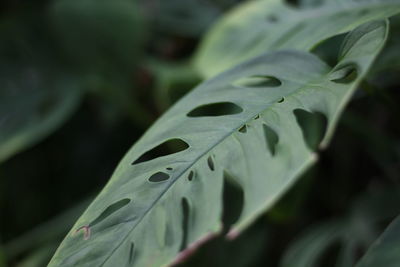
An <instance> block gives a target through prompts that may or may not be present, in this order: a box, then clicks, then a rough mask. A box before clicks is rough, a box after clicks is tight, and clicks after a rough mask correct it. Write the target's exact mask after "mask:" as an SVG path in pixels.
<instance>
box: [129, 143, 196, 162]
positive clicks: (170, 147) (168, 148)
mask: <svg viewBox="0 0 400 267" xmlns="http://www.w3.org/2000/svg"><path fill="white" fill-rule="evenodd" d="M188 148H189V144H188V143H186V142H185V141H183V140H182V139H178V138H174V139H169V140H167V141H165V142H164V143H162V144H160V145H158V146H156V147H154V148H152V149H151V150H149V151H147V152H145V153H144V154H142V155H141V156H140V157H139V158H138V159H137V160H135V161H134V162H133V163H132V165H134V164H138V163H142V162H146V161H150V160H153V159H156V158H158V157H164V156H168V155H171V154H175V153H178V152H182V151H184V150H186V149H188Z"/></svg>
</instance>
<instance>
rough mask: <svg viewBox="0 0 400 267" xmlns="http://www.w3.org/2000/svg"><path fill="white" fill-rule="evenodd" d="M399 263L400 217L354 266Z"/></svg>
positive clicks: (368, 266) (395, 266)
mask: <svg viewBox="0 0 400 267" xmlns="http://www.w3.org/2000/svg"><path fill="white" fill-rule="evenodd" d="M399 263H400V217H398V218H397V219H396V220H394V221H393V222H392V223H391V224H390V225H389V227H388V228H387V229H386V230H385V232H384V233H383V234H382V235H381V236H380V237H379V238H378V240H376V241H375V243H374V244H373V245H372V246H371V248H370V249H369V250H368V251H367V253H366V254H365V255H364V257H363V258H362V259H361V260H360V261H359V263H358V264H357V265H356V267H376V266H385V267H397V266H399Z"/></svg>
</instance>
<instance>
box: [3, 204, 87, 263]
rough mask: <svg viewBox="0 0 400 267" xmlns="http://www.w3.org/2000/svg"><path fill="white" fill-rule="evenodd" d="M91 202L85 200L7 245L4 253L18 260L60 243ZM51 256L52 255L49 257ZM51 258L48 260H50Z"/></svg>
mask: <svg viewBox="0 0 400 267" xmlns="http://www.w3.org/2000/svg"><path fill="white" fill-rule="evenodd" d="M89 203H90V200H85V201H82V202H81V203H79V204H78V205H76V206H74V207H72V208H71V209H69V210H66V211H64V212H63V213H62V214H60V215H58V216H57V217H55V218H53V219H52V220H50V221H48V222H45V223H43V224H41V225H39V226H38V227H37V228H35V229H33V230H32V231H30V232H28V233H25V234H24V235H22V236H20V237H18V238H16V239H14V240H12V241H10V242H9V243H6V244H5V245H4V251H5V252H6V255H7V256H8V257H9V258H16V257H17V256H20V255H21V254H22V253H26V252H28V251H30V250H34V248H37V247H41V246H44V245H46V244H49V243H55V242H58V241H59V240H60V239H61V238H62V237H63V235H65V233H67V232H68V230H69V229H70V228H71V226H72V225H73V223H74V222H75V220H76V219H77V218H78V217H79V215H80V214H81V213H82V212H83V211H84V210H85V209H86V208H87V206H88V205H89ZM49 256H51V255H49ZM49 259H50V257H48V258H47V260H49Z"/></svg>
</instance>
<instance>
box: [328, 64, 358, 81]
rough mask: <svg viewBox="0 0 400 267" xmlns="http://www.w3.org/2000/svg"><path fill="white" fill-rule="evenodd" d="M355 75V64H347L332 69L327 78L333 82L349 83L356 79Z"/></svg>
mask: <svg viewBox="0 0 400 267" xmlns="http://www.w3.org/2000/svg"><path fill="white" fill-rule="evenodd" d="M357 76H358V70H357V67H356V65H354V64H348V65H345V66H341V67H338V68H337V69H335V70H333V71H332V73H331V74H330V76H329V79H330V80H331V81H332V82H334V83H340V84H349V83H351V82H353V81H354V80H356V79H357Z"/></svg>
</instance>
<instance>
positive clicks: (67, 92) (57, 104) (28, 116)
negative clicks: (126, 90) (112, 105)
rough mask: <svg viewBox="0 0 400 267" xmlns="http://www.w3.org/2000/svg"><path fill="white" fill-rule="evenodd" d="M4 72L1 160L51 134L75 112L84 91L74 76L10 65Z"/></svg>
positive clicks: (0, 103) (1, 81)
mask: <svg viewBox="0 0 400 267" xmlns="http://www.w3.org/2000/svg"><path fill="white" fill-rule="evenodd" d="M3 67H4V66H2V69H3V72H2V75H1V76H0V84H2V89H1V90H0V162H1V161H4V160H6V159H8V158H9V157H10V156H12V155H14V154H15V153H18V152H20V151H21V150H23V149H25V148H27V147H30V146H32V145H33V144H35V143H36V142H38V141H40V140H42V139H43V138H45V137H47V135H49V134H50V133H52V132H53V131H54V130H55V129H57V128H58V127H59V126H60V125H62V123H63V122H64V121H65V120H66V119H67V118H68V117H69V116H70V115H71V114H72V112H73V111H74V110H75V109H76V107H77V105H78V103H79V102H80V96H81V91H80V88H79V87H78V85H77V84H76V83H75V81H74V79H73V78H72V77H71V76H67V75H65V76H64V75H61V74H55V73H53V72H52V71H50V72H47V71H43V69H38V68H37V66H34V65H30V66H23V67H21V66H18V67H15V66H10V65H8V66H7V67H8V69H7V71H5V70H4V68H3Z"/></svg>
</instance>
